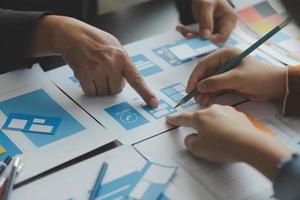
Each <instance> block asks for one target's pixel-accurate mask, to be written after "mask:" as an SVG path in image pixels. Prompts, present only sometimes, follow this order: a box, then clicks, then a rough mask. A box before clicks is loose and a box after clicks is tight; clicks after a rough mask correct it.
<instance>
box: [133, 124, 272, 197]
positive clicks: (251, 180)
mask: <svg viewBox="0 0 300 200" xmlns="http://www.w3.org/2000/svg"><path fill="white" fill-rule="evenodd" d="M194 132H195V131H194V130H192V129H188V128H179V129H175V130H172V131H170V132H168V133H165V134H162V135H159V136H157V137H155V138H151V139H149V140H147V141H144V142H141V143H139V144H136V145H134V147H135V148H136V149H137V150H138V151H139V152H140V153H141V154H142V155H144V156H145V157H146V158H147V159H150V160H153V161H156V162H161V163H164V164H169V165H170V164H173V165H174V164H177V165H179V170H178V175H177V177H176V178H175V179H174V182H175V184H176V185H180V186H181V187H182V188H184V189H185V191H187V192H186V194H189V195H187V197H186V198H185V199H209V198H208V197H205V196H202V195H204V194H205V192H203V190H204V191H205V190H206V191H208V192H210V194H211V195H213V196H214V197H215V198H216V199H221V200H228V199H230V200H243V199H247V200H263V199H264V200H265V199H269V197H270V196H271V195H272V186H271V183H270V182H269V180H267V179H266V178H265V177H264V176H262V175H261V174H260V173H259V172H257V171H256V170H254V169H253V168H251V167H250V166H248V165H246V164H243V163H236V164H231V165H226V166H218V165H214V164H211V163H209V162H207V161H204V160H200V159H197V158H195V157H193V156H191V155H190V154H189V153H188V152H187V151H186V148H185V146H184V144H183V141H184V138H185V137H186V136H187V135H188V134H191V133H194ZM187 174H189V175H187ZM187 177H189V178H187ZM193 179H194V180H193ZM193 181H196V183H193ZM189 190H191V191H189ZM206 193H207V192H206Z"/></svg>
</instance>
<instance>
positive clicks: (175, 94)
mask: <svg viewBox="0 0 300 200" xmlns="http://www.w3.org/2000/svg"><path fill="white" fill-rule="evenodd" d="M160 91H161V92H162V93H164V94H165V95H166V96H167V97H169V98H170V99H171V100H172V101H173V102H174V103H176V104H177V103H178V102H179V101H180V100H181V99H182V98H183V97H184V96H185V95H186V93H185V86H184V85H183V84H181V83H175V84H173V85H170V86H168V87H166V88H162V89H160ZM193 105H196V102H195V101H194V100H189V101H188V102H186V103H185V104H183V105H181V106H180V107H182V108H188V107H190V106H193Z"/></svg>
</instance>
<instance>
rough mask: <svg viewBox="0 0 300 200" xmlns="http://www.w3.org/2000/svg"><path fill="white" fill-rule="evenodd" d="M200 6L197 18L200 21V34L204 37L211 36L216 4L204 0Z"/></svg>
mask: <svg viewBox="0 0 300 200" xmlns="http://www.w3.org/2000/svg"><path fill="white" fill-rule="evenodd" d="M199 6H200V7H199V12H198V13H196V19H197V21H198V23H199V31H200V35H201V37H203V38H209V37H210V36H211V35H212V32H213V29H214V11H215V4H214V3H211V2H210V1H203V2H202V3H201V5H199Z"/></svg>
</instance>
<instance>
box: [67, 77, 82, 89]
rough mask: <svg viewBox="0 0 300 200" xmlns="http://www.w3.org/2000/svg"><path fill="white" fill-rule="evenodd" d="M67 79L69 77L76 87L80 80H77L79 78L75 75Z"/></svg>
mask: <svg viewBox="0 0 300 200" xmlns="http://www.w3.org/2000/svg"><path fill="white" fill-rule="evenodd" d="M69 79H70V80H71V81H72V82H73V83H74V84H75V85H77V86H78V87H80V82H79V80H78V79H77V78H76V77H75V76H71V77H69Z"/></svg>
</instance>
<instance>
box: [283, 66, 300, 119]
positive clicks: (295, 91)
mask: <svg viewBox="0 0 300 200" xmlns="http://www.w3.org/2000/svg"><path fill="white" fill-rule="evenodd" d="M286 91H287V92H286V96H285V99H284V106H283V113H284V114H285V115H300V106H299V102H300V66H291V67H289V68H288V70H287V75H286Z"/></svg>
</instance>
